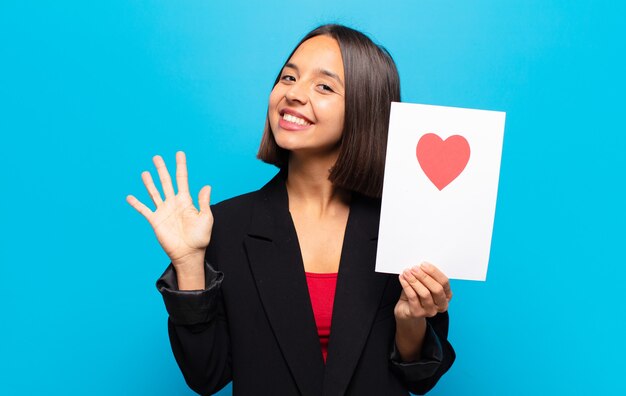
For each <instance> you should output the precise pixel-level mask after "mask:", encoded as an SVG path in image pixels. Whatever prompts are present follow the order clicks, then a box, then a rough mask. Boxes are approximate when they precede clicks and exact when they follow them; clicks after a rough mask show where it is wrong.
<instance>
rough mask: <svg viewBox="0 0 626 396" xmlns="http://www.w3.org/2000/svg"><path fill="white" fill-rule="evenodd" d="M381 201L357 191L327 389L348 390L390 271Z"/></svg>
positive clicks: (328, 363)
mask: <svg viewBox="0 0 626 396" xmlns="http://www.w3.org/2000/svg"><path fill="white" fill-rule="evenodd" d="M379 213H380V201H377V200H372V199H368V198H365V197H363V196H360V195H357V194H354V198H353V201H352V204H351V205H350V215H349V218H348V225H347V227H346V233H345V235H344V243H343V248H342V252H341V264H340V266H339V275H338V278H337V290H336V293H335V302H334V306H333V317H332V324H331V330H330V340H329V350H328V357H327V361H326V372H325V377H324V387H323V395H325V396H330V395H343V394H344V393H345V392H346V390H347V387H348V384H349V383H350V379H351V377H352V374H353V372H354V370H355V368H356V365H357V363H358V360H359V357H360V356H361V352H362V350H363V347H364V345H365V342H366V340H367V336H368V334H369V332H370V328H371V326H372V324H373V320H374V317H375V315H376V312H377V310H378V307H379V304H380V300H381V298H382V295H383V291H384V289H385V286H386V284H387V282H388V280H389V276H388V275H385V274H380V273H376V272H375V271H374V268H375V264H376V263H375V261H376V260H375V259H376V246H377V243H378V224H379Z"/></svg>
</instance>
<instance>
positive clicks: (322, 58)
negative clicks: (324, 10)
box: [288, 36, 343, 77]
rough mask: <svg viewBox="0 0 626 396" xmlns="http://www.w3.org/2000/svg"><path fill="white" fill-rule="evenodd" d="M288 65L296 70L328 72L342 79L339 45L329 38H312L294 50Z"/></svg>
mask: <svg viewBox="0 0 626 396" xmlns="http://www.w3.org/2000/svg"><path fill="white" fill-rule="evenodd" d="M288 63H293V64H295V65H296V66H297V67H298V69H322V70H324V69H325V70H328V71H331V72H333V73H335V74H338V75H339V76H341V77H343V60H342V57H341V49H340V48H339V43H337V40H335V39H334V38H332V37H329V36H316V37H312V38H310V39H308V40H306V41H305V42H303V43H302V44H300V46H299V47H298V48H297V49H296V51H295V52H294V54H293V55H292V56H291V58H290V59H289V62H288Z"/></svg>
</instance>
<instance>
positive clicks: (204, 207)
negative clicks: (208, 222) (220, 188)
mask: <svg viewBox="0 0 626 396" xmlns="http://www.w3.org/2000/svg"><path fill="white" fill-rule="evenodd" d="M198 206H199V207H200V213H210V212H211V186H204V187H202V189H201V190H200V192H199V193H198Z"/></svg>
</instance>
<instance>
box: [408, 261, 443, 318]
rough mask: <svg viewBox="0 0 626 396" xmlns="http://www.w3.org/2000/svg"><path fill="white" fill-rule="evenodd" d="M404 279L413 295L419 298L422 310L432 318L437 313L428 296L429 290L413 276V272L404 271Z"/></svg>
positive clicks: (431, 298) (430, 297)
mask: <svg viewBox="0 0 626 396" xmlns="http://www.w3.org/2000/svg"><path fill="white" fill-rule="evenodd" d="M403 275H404V279H406V280H407V281H408V282H409V285H411V287H412V288H413V290H414V291H415V293H416V294H417V295H418V297H419V301H420V304H421V305H422V307H423V308H424V310H425V311H426V312H427V313H428V314H430V315H431V316H433V315H434V314H435V313H437V309H436V307H435V302H434V301H433V297H432V295H431V294H430V290H428V288H427V287H426V286H425V285H424V284H423V283H422V282H421V281H420V280H419V279H417V278H416V277H415V275H414V274H413V271H410V270H409V271H404V272H403Z"/></svg>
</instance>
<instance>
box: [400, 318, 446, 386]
mask: <svg viewBox="0 0 626 396" xmlns="http://www.w3.org/2000/svg"><path fill="white" fill-rule="evenodd" d="M448 324H449V316H448V312H443V313H439V314H437V315H435V316H434V317H432V318H428V319H427V329H426V336H425V338H424V343H423V345H422V353H421V358H420V360H418V361H415V362H402V360H401V359H400V354H399V353H398V351H397V349H396V345H395V343H394V345H393V349H392V352H391V369H392V370H393V371H394V373H395V374H396V375H397V376H398V377H399V378H400V380H401V381H402V382H403V383H404V384H405V386H406V387H407V389H408V390H409V391H410V392H411V393H415V394H418V395H423V394H425V393H426V392H428V391H429V390H431V389H432V388H433V387H434V386H435V384H437V381H439V378H441V376H442V375H444V374H445V373H446V371H448V369H450V367H451V366H452V363H454V359H455V358H456V354H455V353H454V349H453V348H452V345H450V343H449V342H448Z"/></svg>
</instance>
